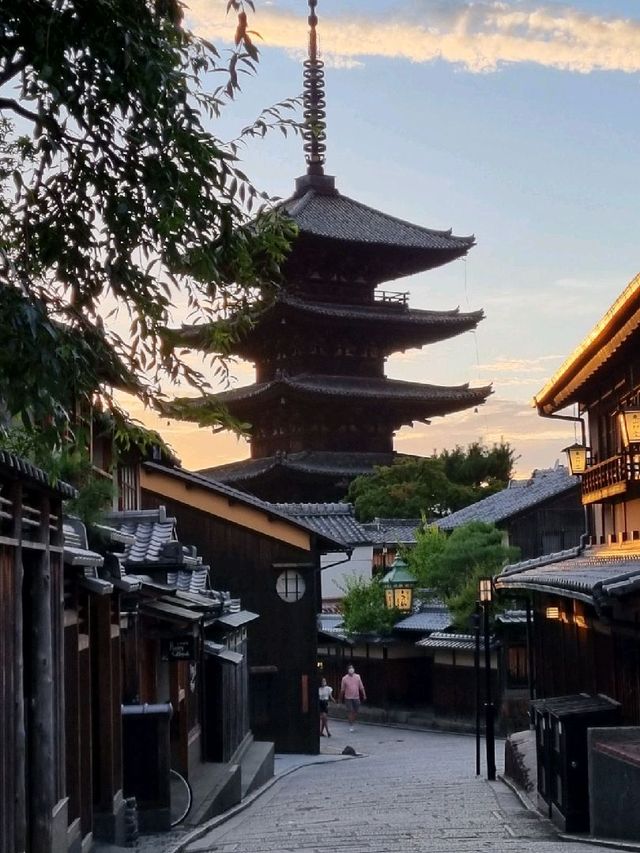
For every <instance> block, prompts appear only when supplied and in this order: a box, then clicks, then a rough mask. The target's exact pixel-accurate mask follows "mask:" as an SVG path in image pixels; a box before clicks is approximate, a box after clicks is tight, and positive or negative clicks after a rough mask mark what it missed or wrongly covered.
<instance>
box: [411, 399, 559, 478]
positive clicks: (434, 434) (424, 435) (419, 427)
mask: <svg viewBox="0 0 640 853" xmlns="http://www.w3.org/2000/svg"><path fill="white" fill-rule="evenodd" d="M574 438H575V436H574V428H573V425H572V424H569V423H567V422H562V421H553V420H550V419H548V418H541V417H540V416H539V415H538V414H537V412H536V411H535V409H533V408H532V406H530V405H528V404H526V403H521V402H515V401H511V400H505V399H499V398H496V397H491V398H490V399H489V400H488V401H487V402H486V403H485V404H484V406H479V407H478V409H477V411H474V410H473V409H470V410H467V411H466V412H459V413H458V414H453V415H447V416H446V417H444V418H434V420H433V421H432V423H431V424H430V425H429V426H425V425H424V424H416V426H415V427H414V428H413V429H411V428H405V429H402V430H400V432H399V433H398V434H397V436H396V440H395V446H396V450H398V452H400V453H416V454H418V455H423V456H427V455H429V454H430V453H432V452H434V451H436V452H437V451H440V450H444V449H445V448H449V449H450V448H453V447H455V446H456V445H460V446H462V447H466V445H468V444H470V443H471V442H473V441H481V442H483V443H484V444H487V445H489V446H491V445H492V444H494V443H500V442H501V441H508V442H509V444H511V446H512V447H513V448H514V450H515V452H516V455H517V456H518V459H517V462H516V474H517V475H518V476H528V475H529V474H530V472H531V471H532V470H533V469H534V468H549V467H551V466H553V465H554V464H555V462H556V461H557V460H559V461H560V462H564V454H563V453H562V448H563V447H566V446H567V445H568V444H571V442H572V441H573V440H574Z"/></svg>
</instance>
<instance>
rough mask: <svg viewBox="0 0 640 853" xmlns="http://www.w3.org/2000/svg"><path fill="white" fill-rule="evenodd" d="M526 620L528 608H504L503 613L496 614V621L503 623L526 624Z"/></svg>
mask: <svg viewBox="0 0 640 853" xmlns="http://www.w3.org/2000/svg"><path fill="white" fill-rule="evenodd" d="M526 621H527V611H526V610H503V612H502V613H497V614H496V622H501V623H502V624H503V625H524V624H526Z"/></svg>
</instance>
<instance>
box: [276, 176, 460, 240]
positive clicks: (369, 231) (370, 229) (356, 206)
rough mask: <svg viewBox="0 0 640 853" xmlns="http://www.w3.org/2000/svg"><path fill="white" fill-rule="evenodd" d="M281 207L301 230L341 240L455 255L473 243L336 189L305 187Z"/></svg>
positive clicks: (449, 231)
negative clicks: (301, 193) (364, 202)
mask: <svg viewBox="0 0 640 853" xmlns="http://www.w3.org/2000/svg"><path fill="white" fill-rule="evenodd" d="M281 206H282V207H283V208H284V209H285V210H286V212H287V214H288V215H289V216H290V217H291V218H292V219H293V220H294V222H295V223H296V225H297V226H298V228H299V229H300V231H301V232H303V233H307V234H312V235H313V236H317V237H326V238H330V239H333V240H339V241H343V242H350V243H351V242H353V243H367V244H371V245H372V246H395V247H398V248H405V249H427V250H431V251H433V250H441V251H446V252H454V253H455V254H456V256H461V255H466V253H467V252H468V250H469V249H470V248H471V247H472V246H473V245H474V243H475V239H474V238H473V237H456V236H454V235H453V234H452V233H451V230H448V231H435V230H433V229H430V228H423V227H421V226H420V225H413V224H412V223H410V222H405V221H404V220H402V219H397V218H396V217H394V216H389V215H388V214H386V213H382V212H381V211H379V210H375V209H374V208H372V207H367V205H365V204H361V203H360V202H358V201H355V200H354V199H351V198H349V197H348V196H345V195H341V194H340V193H337V192H336V193H332V194H326V193H318V192H316V191H315V190H313V189H308V190H307V192H305V193H304V194H303V195H301V196H298V197H293V198H290V199H287V200H286V201H284V202H282V205H281Z"/></svg>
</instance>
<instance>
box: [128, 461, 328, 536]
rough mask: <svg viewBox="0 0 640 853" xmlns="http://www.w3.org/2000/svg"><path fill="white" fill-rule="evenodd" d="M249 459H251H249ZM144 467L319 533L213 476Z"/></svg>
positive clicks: (149, 464) (180, 470) (157, 467)
mask: <svg viewBox="0 0 640 853" xmlns="http://www.w3.org/2000/svg"><path fill="white" fill-rule="evenodd" d="M249 461H251V460H249ZM144 467H145V468H146V469H147V470H149V471H156V472H157V473H161V474H165V475H166V476H169V477H174V478H175V479H178V480H181V481H183V482H185V483H191V484H193V485H197V486H200V487H201V488H203V489H207V490H208V491H212V492H216V493H217V494H221V495H224V496H225V497H226V498H228V499H229V500H230V501H233V502H234V503H240V504H245V505H246V506H253V507H255V508H256V509H259V510H262V512H265V513H267V514H268V515H272V516H274V517H276V518H281V519H282V520H284V521H288V522H289V523H290V524H295V525H296V526H298V527H301V528H303V529H305V530H307V531H309V532H312V533H316V534H317V533H319V531H318V530H317V529H316V528H315V527H313V526H310V525H309V524H307V522H306V521H305V519H303V518H294V517H293V516H291V515H288V514H287V513H285V512H283V511H282V510H281V509H279V506H278V504H275V503H269V501H263V500H261V499H260V498H257V497H255V496H254V495H251V494H249V493H248V492H242V491H240V490H239V489H234V488H233V487H232V486H229V485H227V484H226V483H223V482H221V481H220V480H218V479H216V478H214V477H213V476H209V475H207V474H205V473H203V472H195V471H186V470H185V469H184V468H172V467H166V466H164V465H159V464H158V463H156V462H145V463H144ZM210 470H211V471H212V472H215V471H216V469H215V468H214V469H210ZM321 535H323V537H324V538H325V540H326V544H328V545H335V546H337V547H336V548H334V550H336V551H339V550H340V546H342V544H343V543H342V541H339V540H333V539H332V538H331V536H330V535H328V534H326V535H325V534H321Z"/></svg>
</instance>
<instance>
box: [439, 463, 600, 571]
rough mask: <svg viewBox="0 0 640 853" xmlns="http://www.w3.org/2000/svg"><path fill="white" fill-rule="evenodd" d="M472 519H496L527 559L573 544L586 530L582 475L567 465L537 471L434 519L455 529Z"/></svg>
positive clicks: (506, 537) (442, 527) (507, 541)
mask: <svg viewBox="0 0 640 853" xmlns="http://www.w3.org/2000/svg"><path fill="white" fill-rule="evenodd" d="M471 521H482V522H485V523H486V524H495V525H496V527H498V528H499V529H500V530H501V531H502V532H503V536H504V540H505V545H513V546H515V547H516V548H519V549H520V556H521V557H522V559H523V560H530V559H533V558H534V557H540V556H542V555H543V554H552V553H554V552H556V551H564V550H565V549H567V548H572V547H574V546H575V545H578V544H579V543H580V538H581V536H582V535H583V533H584V532H585V520H584V510H583V507H582V502H581V500H580V480H579V478H578V477H573V476H571V474H570V473H569V471H568V470H567V469H566V468H565V467H564V466H562V465H556V466H555V467H554V468H546V469H540V470H536V471H534V472H533V473H532V475H531V477H528V478H527V479H522V480H511V482H510V483H509V485H508V486H507V488H506V489H503V490H502V491H500V492H496V493H495V494H493V495H489V496H488V497H486V498H483V500H480V501H477V502H476V503H474V504H470V505H469V506H466V507H464V508H463V509H460V510H458V511H457V512H453V513H451V515H448V516H447V517H446V518H441V519H438V520H437V521H436V522H434V523H435V524H436V525H437V526H438V527H439V528H440V530H445V531H451V530H455V528H456V527H460V526H462V525H463V524H468V523H469V522H471Z"/></svg>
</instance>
